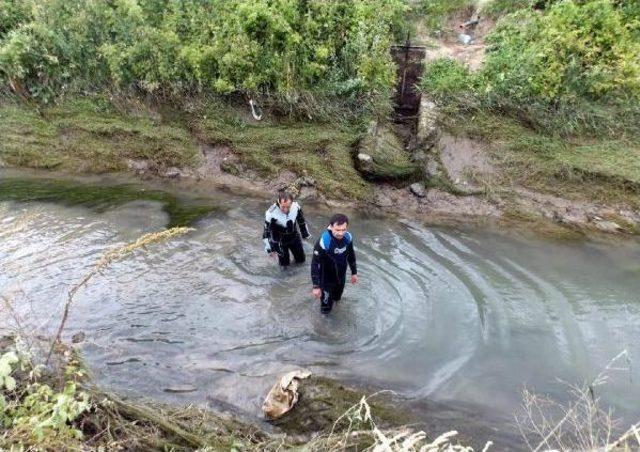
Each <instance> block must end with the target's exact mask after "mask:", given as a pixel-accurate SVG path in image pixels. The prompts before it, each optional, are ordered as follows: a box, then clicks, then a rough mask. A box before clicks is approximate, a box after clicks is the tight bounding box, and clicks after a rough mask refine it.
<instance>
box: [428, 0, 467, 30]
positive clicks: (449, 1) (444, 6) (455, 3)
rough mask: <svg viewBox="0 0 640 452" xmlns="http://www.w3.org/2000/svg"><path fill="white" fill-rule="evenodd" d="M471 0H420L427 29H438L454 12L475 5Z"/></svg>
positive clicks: (442, 26) (441, 27) (440, 28)
mask: <svg viewBox="0 0 640 452" xmlns="http://www.w3.org/2000/svg"><path fill="white" fill-rule="evenodd" d="M475 3H476V2H475V1H473V0H421V2H420V10H421V12H422V14H423V15H424V21H425V24H426V27H427V29H428V30H429V31H440V30H442V29H443V28H444V25H445V24H444V22H445V21H446V20H447V19H448V18H450V17H451V16H453V15H454V14H455V13H457V12H460V11H462V10H464V9H471V8H473V7H474V6H475Z"/></svg>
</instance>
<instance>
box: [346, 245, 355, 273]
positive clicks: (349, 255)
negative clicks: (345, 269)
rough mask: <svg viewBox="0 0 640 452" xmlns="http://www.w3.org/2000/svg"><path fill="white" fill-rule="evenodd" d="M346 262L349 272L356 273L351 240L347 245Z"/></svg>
mask: <svg viewBox="0 0 640 452" xmlns="http://www.w3.org/2000/svg"><path fill="white" fill-rule="evenodd" d="M347 262H348V263H349V269H351V274H352V275H357V274H358V268H357V267H356V251H355V250H354V249H353V242H351V243H349V244H348V245H347Z"/></svg>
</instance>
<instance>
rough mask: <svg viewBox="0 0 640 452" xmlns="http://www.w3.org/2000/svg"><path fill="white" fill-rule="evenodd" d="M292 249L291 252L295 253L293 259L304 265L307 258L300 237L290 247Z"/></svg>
mask: <svg viewBox="0 0 640 452" xmlns="http://www.w3.org/2000/svg"><path fill="white" fill-rule="evenodd" d="M290 248H291V252H292V253H293V258H294V259H295V260H296V263H298V264H301V263H303V262H304V258H305V256H304V248H303V247H302V239H301V238H300V237H298V238H296V239H295V240H294V241H293V243H292V244H291V245H290Z"/></svg>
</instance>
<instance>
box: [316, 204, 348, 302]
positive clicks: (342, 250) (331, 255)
mask: <svg viewBox="0 0 640 452" xmlns="http://www.w3.org/2000/svg"><path fill="white" fill-rule="evenodd" d="M348 226H349V219H348V218H347V216H346V215H342V214H336V215H334V216H333V217H331V220H330V221H329V226H328V227H327V230H326V231H324V232H323V233H322V235H321V236H320V238H319V239H318V241H317V242H316V244H315V246H314V248H313V258H312V260H311V280H312V282H313V291H312V292H313V296H314V297H316V298H319V299H320V312H322V313H323V314H328V313H329V312H331V308H333V303H334V302H336V301H338V300H340V298H341V297H342V291H343V290H344V284H345V280H346V274H347V265H348V266H349V268H350V269H351V284H355V283H357V282H358V271H357V269H356V253H355V251H354V249H353V237H352V236H351V234H350V233H349V232H347V228H348Z"/></svg>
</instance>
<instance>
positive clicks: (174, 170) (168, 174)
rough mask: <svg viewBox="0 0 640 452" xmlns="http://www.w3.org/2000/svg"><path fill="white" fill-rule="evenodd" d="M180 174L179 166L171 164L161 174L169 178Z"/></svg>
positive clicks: (177, 176) (174, 177)
mask: <svg viewBox="0 0 640 452" xmlns="http://www.w3.org/2000/svg"><path fill="white" fill-rule="evenodd" d="M181 175H182V172H181V171H180V168H178V167H176V166H172V167H171V168H168V169H167V170H166V171H165V172H164V173H163V174H162V176H163V177H168V178H169V179H177V178H179V177H180V176H181Z"/></svg>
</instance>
